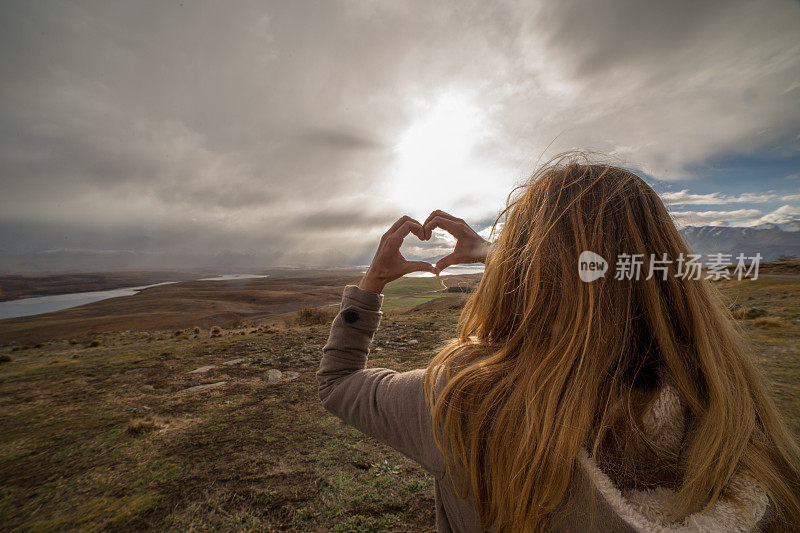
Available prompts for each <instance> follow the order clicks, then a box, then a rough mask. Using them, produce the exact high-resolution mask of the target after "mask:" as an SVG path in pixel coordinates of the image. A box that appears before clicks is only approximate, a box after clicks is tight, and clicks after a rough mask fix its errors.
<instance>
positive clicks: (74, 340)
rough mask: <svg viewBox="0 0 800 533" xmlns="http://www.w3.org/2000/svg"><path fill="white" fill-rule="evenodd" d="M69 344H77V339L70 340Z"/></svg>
mask: <svg viewBox="0 0 800 533" xmlns="http://www.w3.org/2000/svg"><path fill="white" fill-rule="evenodd" d="M69 343H70V344H78V339H70V340H69Z"/></svg>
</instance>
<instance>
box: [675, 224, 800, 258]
mask: <svg viewBox="0 0 800 533" xmlns="http://www.w3.org/2000/svg"><path fill="white" fill-rule="evenodd" d="M681 235H683V238H684V240H685V241H686V243H687V244H688V245H689V247H690V248H691V249H692V251H693V252H694V253H697V254H703V255H707V254H712V253H722V254H731V255H732V257H733V259H734V261H735V259H736V256H737V255H739V254H740V253H743V254H744V255H745V257H753V256H755V254H756V253H760V254H761V260H762V261H775V260H777V259H790V258H797V257H800V220H794V221H792V222H789V223H787V224H780V225H778V224H769V223H767V224H759V225H758V226H752V227H746V228H745V227H735V226H687V227H685V228H683V229H682V230H681Z"/></svg>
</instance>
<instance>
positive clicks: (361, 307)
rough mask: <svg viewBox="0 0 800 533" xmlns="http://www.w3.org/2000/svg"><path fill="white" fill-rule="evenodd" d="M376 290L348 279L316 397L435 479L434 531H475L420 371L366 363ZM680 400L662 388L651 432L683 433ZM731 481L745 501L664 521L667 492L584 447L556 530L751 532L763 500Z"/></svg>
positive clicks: (672, 439)
mask: <svg viewBox="0 0 800 533" xmlns="http://www.w3.org/2000/svg"><path fill="white" fill-rule="evenodd" d="M382 302H383V296H382V295H379V294H376V293H373V292H370V291H366V290H362V289H359V288H358V287H356V286H355V285H348V286H347V287H345V289H344V295H343V298H342V305H341V309H340V311H339V314H338V315H337V316H336V318H335V319H334V321H333V326H332V327H331V333H330V337H329V339H328V342H327V344H326V345H325V347H324V348H323V357H322V361H321V363H320V369H319V371H318V372H317V380H318V383H319V397H320V400H321V401H322V403H323V405H324V406H325V408H326V409H327V410H328V411H330V412H331V413H333V414H335V415H336V416H338V417H339V418H341V419H342V420H344V421H345V422H346V423H348V424H350V425H352V426H353V427H355V428H357V429H359V430H360V431H362V432H364V433H365V434H367V435H370V436H372V437H375V438H376V439H378V440H380V441H382V442H384V443H386V444H388V445H389V446H391V447H392V448H394V449H396V450H398V451H399V452H401V453H403V454H404V455H406V456H407V457H409V458H411V459H413V460H414V461H416V462H418V463H419V464H420V465H422V466H423V467H424V468H425V469H426V470H427V471H429V472H430V473H431V474H432V475H433V476H434V479H435V498H436V528H437V530H438V531H443V532H444V531H458V532H473V531H482V529H481V526H480V520H479V519H478V514H477V510H476V506H475V503H474V501H471V500H469V499H467V500H464V499H461V498H459V496H458V494H457V492H456V489H455V487H454V486H453V484H452V482H451V481H450V479H449V477H448V476H446V475H445V471H444V458H443V457H442V454H441V452H440V451H439V449H438V448H437V447H436V444H435V442H434V440H433V425H432V423H431V415H430V411H429V409H428V406H427V404H426V402H425V394H424V391H423V381H424V375H425V370H424V369H418V370H412V371H410V372H395V371H393V370H388V369H385V368H367V356H368V354H369V346H370V343H371V342H372V338H373V336H374V334H375V331H376V330H377V329H378V325H379V323H380V318H381V314H382V313H381V311H380V308H381V304H382ZM681 410H682V405H681V403H680V400H679V399H678V397H677V395H676V394H675V393H674V391H673V390H672V389H670V388H667V387H665V388H664V390H663V391H662V394H661V397H660V399H659V401H658V402H656V405H655V407H654V409H653V412H652V413H650V416H649V417H648V418H646V420H645V423H646V425H647V427H648V430H649V431H651V432H652V435H653V437H654V438H656V439H661V440H662V442H664V443H666V444H668V445H670V444H671V445H675V446H679V445H680V442H681V438H682V436H683V431H684V428H683V425H682V421H683V416H682V411H681ZM732 488H733V490H734V491H735V493H737V495H738V496H739V497H740V499H741V501H743V502H744V503H745V504H746V505H745V507H746V509H739V508H737V507H736V506H735V505H733V504H732V503H731V502H728V501H725V500H721V501H719V502H717V503H716V504H715V505H714V506H712V507H711V508H710V509H708V510H706V511H704V512H702V513H697V514H694V515H691V516H689V517H688V518H687V519H685V520H684V521H683V522H682V523H670V522H668V521H667V519H666V518H665V516H664V514H663V509H664V508H665V507H666V505H667V503H668V502H669V499H670V497H671V496H672V494H673V493H672V492H671V491H670V490H669V489H666V488H658V489H655V490H651V491H620V490H619V489H618V488H617V487H616V486H615V485H614V483H613V482H612V481H611V479H610V478H609V477H608V476H607V475H606V474H605V473H603V472H602V471H601V470H600V469H599V468H598V467H597V465H596V464H595V463H594V461H592V459H591V458H590V457H589V455H588V453H586V451H585V450H583V451H582V453H581V454H580V456H579V457H578V460H577V464H576V467H575V475H574V477H573V481H572V486H571V487H570V491H569V492H570V493H571V494H572V495H573V497H572V498H571V499H570V501H569V502H566V501H565V502H564V503H563V504H562V510H564V511H566V512H564V513H558V515H559V516H562V515H563V516H565V518H564V519H563V520H562V521H560V522H558V523H556V524H554V525H553V526H554V530H556V531H647V532H650V531H663V532H667V531H670V532H672V531H675V532H678V531H752V530H756V529H758V528H757V526H756V525H754V521H753V520H752V519H749V518H748V515H750V516H752V517H753V518H754V519H755V522H758V523H759V525H760V524H763V521H764V520H765V516H766V514H767V513H766V511H767V507H768V504H769V500H768V498H767V496H766V495H765V494H764V491H763V490H761V489H760V488H759V487H758V486H757V485H756V484H755V483H753V482H752V481H750V480H747V479H744V478H737V479H735V480H734V482H733V483H732Z"/></svg>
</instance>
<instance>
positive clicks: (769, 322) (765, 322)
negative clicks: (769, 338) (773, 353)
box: [753, 316, 786, 329]
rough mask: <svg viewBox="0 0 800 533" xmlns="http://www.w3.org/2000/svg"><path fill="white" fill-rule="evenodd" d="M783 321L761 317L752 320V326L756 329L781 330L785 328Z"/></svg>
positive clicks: (771, 317) (772, 317)
mask: <svg viewBox="0 0 800 533" xmlns="http://www.w3.org/2000/svg"><path fill="white" fill-rule="evenodd" d="M785 325H786V324H785V323H784V321H783V320H781V319H780V318H777V317H774V316H762V317H759V318H756V319H755V320H753V326H754V327H756V328H762V329H766V328H781V327H783V326H785Z"/></svg>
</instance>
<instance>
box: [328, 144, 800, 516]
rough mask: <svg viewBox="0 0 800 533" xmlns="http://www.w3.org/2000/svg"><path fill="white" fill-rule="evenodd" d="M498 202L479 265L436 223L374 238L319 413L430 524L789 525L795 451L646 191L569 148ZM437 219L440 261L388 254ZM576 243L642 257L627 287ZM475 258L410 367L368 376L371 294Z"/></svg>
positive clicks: (468, 248) (374, 311)
mask: <svg viewBox="0 0 800 533" xmlns="http://www.w3.org/2000/svg"><path fill="white" fill-rule="evenodd" d="M515 192H516V194H512V196H511V197H509V204H508V206H507V207H506V209H505V210H504V211H503V213H501V216H500V217H499V218H498V220H500V218H503V219H504V225H503V227H502V230H501V231H500V233H499V236H498V238H497V239H496V241H495V243H494V244H493V245H492V251H491V254H490V256H489V258H488V259H486V258H485V251H486V249H487V247H486V244H485V242H484V241H483V239H481V238H480V237H479V236H478V235H477V234H476V233H475V232H474V231H472V230H471V229H470V228H469V227H468V226H467V225H466V224H465V223H464V221H462V220H460V219H457V218H455V217H452V216H450V215H448V214H446V213H442V212H434V213H433V214H432V215H431V216H430V217H428V220H426V221H425V223H424V224H420V223H418V222H416V221H414V220H413V219H410V218H408V217H404V218H402V219H400V220H399V221H398V222H397V223H396V224H395V225H394V226H393V227H392V228H391V229H390V230H389V231H388V232H387V233H386V234H385V235H384V236H383V239H382V240H381V243H380V246H379V248H378V251H377V253H376V255H375V259H374V260H373V263H372V264H371V266H370V268H369V270H368V271H367V273H366V274H365V275H364V278H363V279H362V280H361V283H360V284H359V286H348V287H346V288H345V290H344V297H343V300H342V307H341V311H340V313H339V315H338V316H337V317H336V319H335V320H334V322H333V327H332V329H331V334H330V338H329V340H328V343H327V344H326V346H325V348H324V350H323V352H324V353H323V359H322V362H321V365H320V370H319V372H318V374H317V376H318V380H319V394H320V398H321V400H322V402H323V404H324V406H325V407H326V408H327V409H328V410H330V411H331V412H333V413H334V414H336V415H337V416H339V417H340V418H342V419H343V420H344V421H345V422H347V423H348V424H351V425H353V426H355V427H356V428H358V429H360V430H361V431H363V432H364V433H366V434H368V435H371V436H374V437H376V438H377V439H379V440H381V441H383V442H385V443H387V444H389V445H390V446H392V447H394V448H395V449H397V450H399V451H400V452H402V453H403V454H405V455H407V456H408V457H410V458H412V459H414V460H415V461H417V462H419V463H420V464H421V465H422V466H423V467H425V468H426V469H427V470H429V471H430V472H431V473H432V474H433V475H434V477H435V479H436V485H435V486H436V489H435V492H436V511H437V528H438V530H439V531H481V530H486V529H488V530H496V531H541V530H556V531H593V530H596V531H750V530H797V529H798V528H800V498H799V497H798V495H799V494H800V483H799V481H798V480H799V478H800V452H799V451H798V447H797V444H796V443H795V442H794V441H793V439H792V437H791V436H790V434H789V432H788V431H787V429H786V426H785V425H784V423H783V422H782V421H781V419H780V417H779V415H778V412H777V410H776V408H775V406H774V404H773V403H772V401H771V400H770V398H769V397H768V395H767V392H766V389H765V387H764V384H763V383H762V380H761V378H760V377H759V375H758V373H757V371H756V369H755V368H754V366H753V364H752V363H751V360H750V358H749V356H748V354H747V352H746V349H745V347H744V344H743V342H742V340H741V338H740V335H739V334H738V333H737V331H736V330H735V328H734V326H733V324H732V321H731V320H730V318H729V316H728V315H727V313H726V310H725V308H724V307H723V305H722V303H721V300H720V299H719V297H718V295H717V293H716V292H715V289H713V288H712V287H711V286H710V284H709V283H708V281H706V280H704V279H699V280H698V279H694V278H693V277H689V276H685V275H681V272H680V269H681V268H682V263H681V258H685V257H686V256H687V254H688V253H689V250H688V249H687V247H686V245H685V243H684V242H683V240H682V239H681V237H680V234H679V233H678V232H677V230H676V228H675V226H674V224H673V222H672V221H671V219H670V217H669V215H668V213H667V211H666V209H665V208H664V205H663V204H662V203H661V200H660V199H659V197H658V195H657V194H656V193H655V192H654V191H653V190H652V189H651V188H650V187H649V186H648V185H647V184H646V183H645V182H644V181H643V180H642V179H640V178H639V177H638V176H636V175H635V174H633V173H631V172H629V171H627V170H624V169H621V168H616V167H613V166H606V165H599V164H589V163H588V162H587V161H585V159H584V158H582V157H579V156H575V155H570V154H567V155H564V156H561V157H559V158H558V159H556V160H554V161H553V162H551V163H550V164H548V165H546V166H545V167H543V168H542V169H541V170H539V171H538V172H537V173H536V174H534V176H533V177H532V178H531V179H530V180H529V182H528V183H527V184H525V185H524V186H521V187H519V188H518V189H516V190H515ZM496 225H497V223H496ZM437 227H439V228H442V229H444V230H446V231H448V232H450V233H452V234H453V235H454V236H455V237H456V238H457V245H456V248H455V251H454V253H453V254H451V255H450V256H448V257H446V258H445V259H443V260H442V261H440V262H439V263H437V265H436V266H435V267H434V266H431V265H429V264H427V263H424V262H407V261H405V259H404V258H403V257H402V255H401V254H400V252H399V248H400V244H401V242H402V240H403V238H404V237H405V236H406V235H408V233H414V234H415V235H416V236H417V237H419V238H420V239H423V240H425V239H429V238H430V236H431V231H432V230H433V229H434V228H437ZM493 229H494V228H493ZM582 251H591V252H594V253H595V254H598V255H600V256H602V258H605V259H606V260H607V261H608V262H609V265H613V264H614V260H615V258H618V257H626V256H625V255H622V254H627V257H638V256H637V255H635V254H641V257H642V265H641V275H640V276H633V275H630V276H626V275H622V276H618V275H615V271H614V267H613V266H609V268H608V272H606V273H605V275H601V276H600V277H599V278H598V279H596V280H595V281H591V282H586V281H583V280H582V279H581V277H580V276H579V275H578V262H579V255H580V254H581V252H582ZM651 254H654V256H653V257H654V258H655V259H656V261H652V265H651ZM664 254H666V255H664ZM483 260H485V262H486V270H485V272H484V274H483V278H482V280H481V282H480V285H479V286H478V288H477V290H476V291H475V292H474V293H473V294H472V295H471V297H470V298H469V300H468V301H467V304H466V306H465V308H464V310H463V312H462V314H461V319H460V323H459V328H458V336H457V338H456V339H455V340H454V341H453V342H452V343H450V344H449V345H448V346H447V347H446V348H444V349H443V350H442V351H441V352H440V353H439V354H438V355H437V356H436V357H435V358H434V359H433V360H432V361H431V363H430V365H429V366H428V368H427V369H419V370H414V371H411V372H402V373H397V372H394V371H391V370H387V369H381V368H366V363H367V354H368V351H369V344H370V341H371V339H372V337H373V334H374V333H375V330H376V329H377V327H378V323H379V320H380V316H381V312H380V306H381V302H382V295H381V294H380V293H381V291H382V289H383V287H384V285H385V284H386V283H388V282H389V281H391V280H393V279H396V278H398V277H400V276H402V275H403V274H406V273H408V272H411V271H414V270H428V271H431V272H435V273H438V272H440V271H441V270H442V269H443V268H445V267H446V266H448V265H450V264H455V263H457V262H475V261H483ZM651 266H652V267H653V272H652V273H651V272H650V267H651ZM655 267H659V268H658V269H656V268H655ZM653 274H654V275H653Z"/></svg>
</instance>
